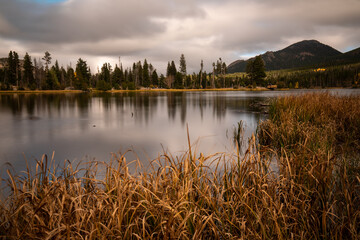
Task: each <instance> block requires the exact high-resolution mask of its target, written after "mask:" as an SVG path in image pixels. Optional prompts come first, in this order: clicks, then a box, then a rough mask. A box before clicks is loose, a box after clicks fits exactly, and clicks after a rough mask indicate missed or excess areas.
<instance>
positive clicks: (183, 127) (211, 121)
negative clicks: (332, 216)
mask: <svg viewBox="0 0 360 240" xmlns="http://www.w3.org/2000/svg"><path fill="white" fill-rule="evenodd" d="M309 91H322V90H292V91H206V92H202V91H198V92H197V91H191V92H155V91H151V92H127V93H60V94H50V93H46V94H18V93H16V94H15V93H12V94H0V136H1V139H0V165H1V166H2V167H1V171H2V172H1V175H0V176H3V174H4V169H5V168H6V164H7V163H10V164H11V166H12V167H13V168H14V170H15V171H21V170H25V169H26V165H25V158H26V159H28V160H29V162H34V161H33V160H34V159H41V157H42V155H43V154H47V155H48V156H52V154H53V152H54V158H55V160H56V162H58V163H61V162H63V161H64V160H65V159H68V160H70V161H88V160H98V161H109V160H110V159H111V156H112V153H119V152H121V153H123V152H125V151H126V150H129V149H131V150H133V151H134V152H135V153H136V154H134V153H128V154H127V155H126V156H127V159H128V160H129V161H130V160H132V159H135V158H136V157H139V159H140V160H141V162H142V163H143V164H144V166H146V165H148V163H149V161H150V160H152V159H154V158H156V157H157V156H158V155H159V154H161V153H163V151H169V152H170V153H172V154H173V155H179V154H181V153H183V152H184V151H186V150H187V149H188V140H187V126H188V128H189V133H190V140H191V143H192V144H194V148H195V147H196V149H197V152H198V153H200V152H202V153H204V154H211V153H216V152H229V151H234V149H235V146H234V143H233V132H234V128H235V126H236V125H237V123H238V122H239V121H240V120H242V121H243V123H244V127H245V134H244V137H245V138H248V137H250V136H251V134H252V133H253V132H255V131H256V127H257V124H258V122H259V121H260V120H262V119H265V118H266V116H267V115H266V113H263V109H262V108H261V107H260V106H259V103H262V102H264V101H267V100H268V99H271V98H274V97H277V96H281V95H286V94H298V93H303V92H309ZM329 91H330V92H332V93H338V94H347V95H348V94H360V90H353V89H337V90H329Z"/></svg>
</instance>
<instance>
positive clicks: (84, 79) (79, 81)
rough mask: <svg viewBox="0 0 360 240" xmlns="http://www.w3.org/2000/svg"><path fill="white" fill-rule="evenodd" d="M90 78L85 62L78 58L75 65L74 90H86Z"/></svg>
mask: <svg viewBox="0 0 360 240" xmlns="http://www.w3.org/2000/svg"><path fill="white" fill-rule="evenodd" d="M90 77H91V73H90V69H89V68H88V66H87V64H86V61H84V60H82V59H81V58H79V60H78V62H77V64H76V72H75V79H74V87H75V89H81V90H86V89H87V88H88V86H89V80H90Z"/></svg>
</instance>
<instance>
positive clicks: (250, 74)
mask: <svg viewBox="0 0 360 240" xmlns="http://www.w3.org/2000/svg"><path fill="white" fill-rule="evenodd" d="M51 63H52V56H51V54H50V53H49V52H48V51H46V52H45V53H44V56H43V57H42V58H41V59H40V58H39V59H35V58H34V59H32V58H31V56H30V55H29V54H28V53H26V54H25V56H24V58H23V59H22V60H20V58H19V55H18V53H16V52H15V51H10V52H9V55H8V57H7V58H5V59H4V58H3V59H0V64H2V65H3V67H2V68H0V89H1V90H13V89H17V90H24V89H30V90H35V89H38V90H61V89H78V90H84V91H85V90H89V89H98V90H101V91H107V90H110V89H123V90H136V89H141V88H164V89H211V88H239V87H250V88H254V87H256V86H263V87H267V86H269V85H270V86H274V85H276V86H277V87H278V88H313V87H350V86H359V82H360V64H352V65H343V66H333V67H328V68H326V69H320V70H316V69H304V70H296V71H294V70H291V71H289V70H281V71H271V72H267V73H266V72H265V70H266V69H265V64H264V61H263V60H262V58H261V56H256V57H255V58H254V60H249V61H248V62H247V66H246V73H241V74H230V75H228V74H227V66H226V63H225V62H224V61H223V60H222V59H221V58H219V59H218V60H216V62H213V64H212V71H211V72H208V73H207V72H206V71H204V63H203V61H202V60H201V62H200V70H199V72H198V73H195V72H194V73H192V74H188V72H187V68H186V59H185V56H184V54H181V56H180V60H179V67H178V68H177V67H176V64H175V62H174V61H171V62H168V64H167V70H166V75H164V74H160V75H159V74H158V73H157V70H156V69H155V68H154V66H153V65H152V64H151V63H149V62H148V61H147V60H146V59H145V60H144V61H143V62H141V61H138V62H134V63H133V65H132V67H128V68H123V66H122V64H121V62H120V61H119V65H118V64H116V65H115V66H114V67H113V66H111V64H110V63H104V64H103V65H102V67H101V69H98V70H97V72H96V73H94V74H93V73H92V72H91V70H90V67H89V66H88V65H87V63H86V61H85V60H83V59H81V58H79V59H78V61H77V63H76V65H75V67H74V68H73V67H72V66H71V65H70V66H67V67H66V68H64V67H63V66H61V67H60V66H59V63H58V61H57V60H56V61H55V63H54V64H53V65H52V66H51ZM0 66H1V65H0Z"/></svg>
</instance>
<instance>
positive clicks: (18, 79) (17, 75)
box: [14, 52, 22, 87]
mask: <svg viewBox="0 0 360 240" xmlns="http://www.w3.org/2000/svg"><path fill="white" fill-rule="evenodd" d="M14 72H15V79H16V80H15V81H16V86H17V87H19V83H20V85H21V86H22V83H21V70H20V60H19V55H18V54H17V52H14Z"/></svg>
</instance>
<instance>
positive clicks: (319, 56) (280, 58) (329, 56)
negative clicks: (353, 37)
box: [228, 40, 360, 73]
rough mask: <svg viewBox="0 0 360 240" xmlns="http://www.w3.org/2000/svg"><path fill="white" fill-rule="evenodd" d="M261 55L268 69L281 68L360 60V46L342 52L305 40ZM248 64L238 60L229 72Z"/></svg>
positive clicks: (232, 64) (243, 67) (230, 66)
mask: <svg viewBox="0 0 360 240" xmlns="http://www.w3.org/2000/svg"><path fill="white" fill-rule="evenodd" d="M261 57H262V59H263V60H264V62H265V67H266V70H280V69H289V68H301V67H310V66H319V65H330V64H342V63H353V62H360V48H358V49H355V50H353V51H350V52H347V53H341V52H339V51H338V50H336V49H334V48H332V47H330V46H328V45H325V44H322V43H320V42H318V41H316V40H304V41H301V42H298V43H295V44H292V45H290V46H289V47H287V48H284V49H282V50H279V51H276V52H272V51H269V52H266V53H264V54H262V55H261ZM250 59H253V58H250ZM246 64H247V60H246V61H245V60H237V61H235V62H233V63H231V64H230V65H229V66H228V73H234V72H244V71H245V68H246Z"/></svg>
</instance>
